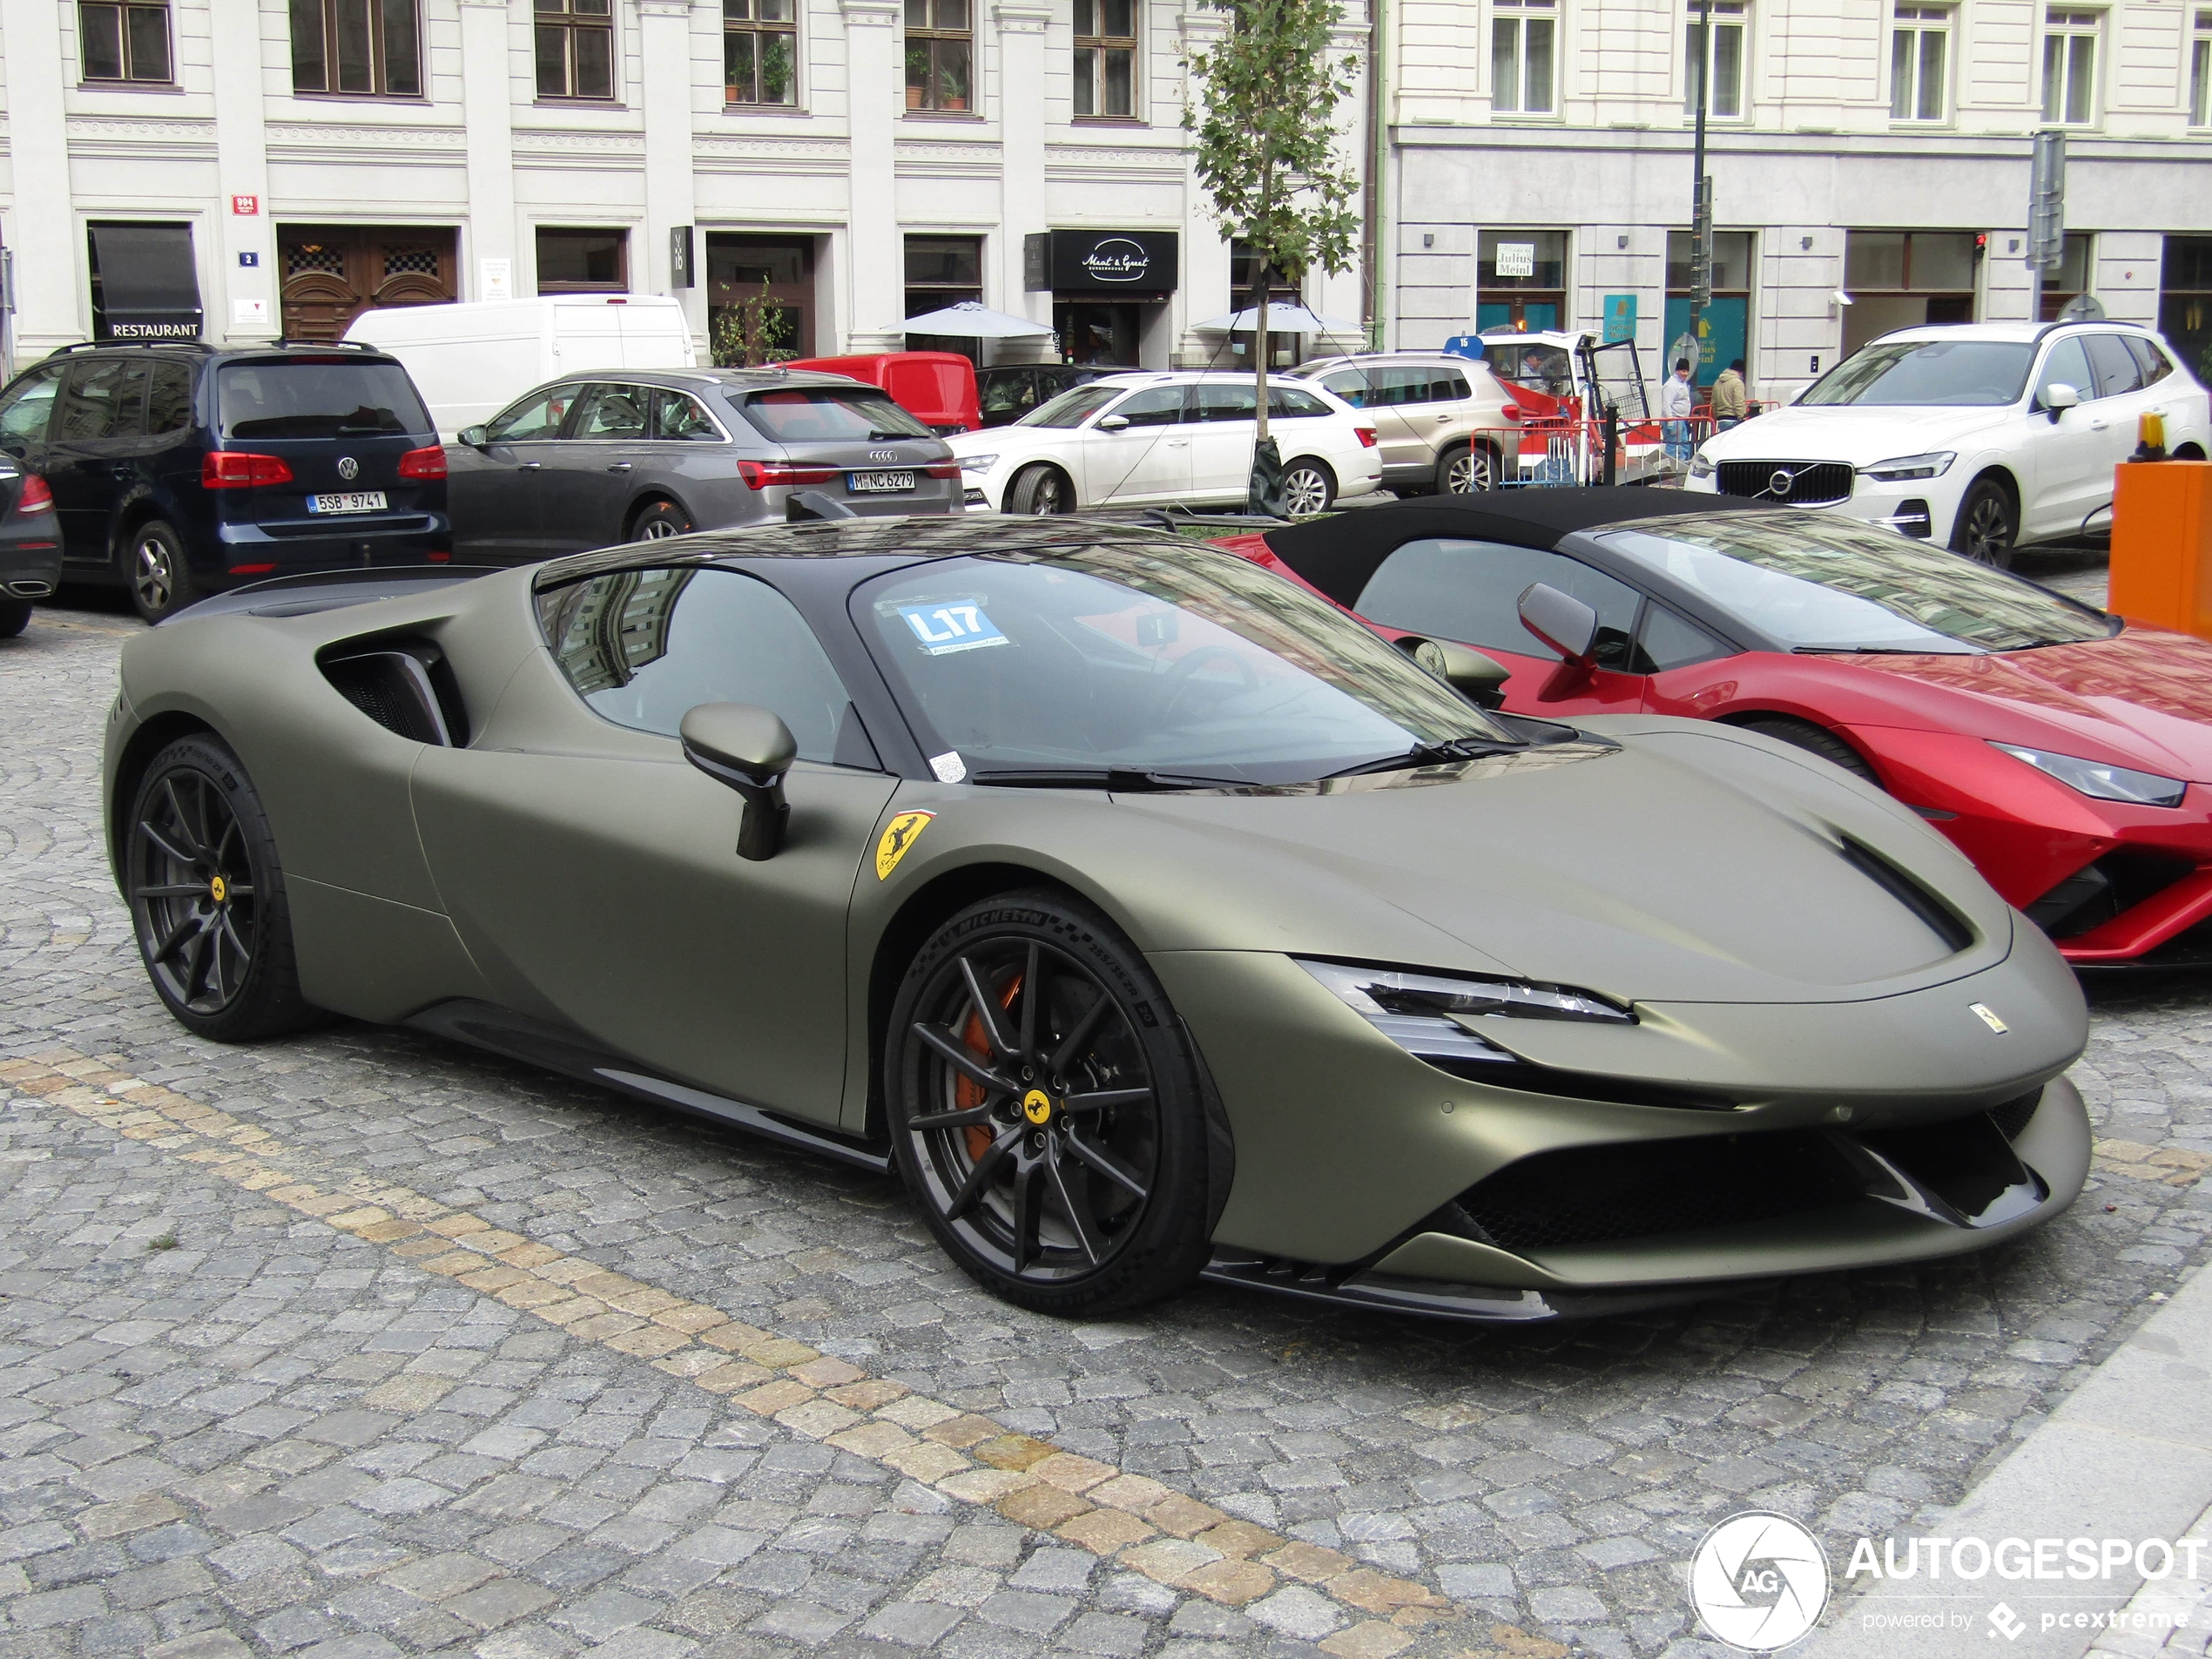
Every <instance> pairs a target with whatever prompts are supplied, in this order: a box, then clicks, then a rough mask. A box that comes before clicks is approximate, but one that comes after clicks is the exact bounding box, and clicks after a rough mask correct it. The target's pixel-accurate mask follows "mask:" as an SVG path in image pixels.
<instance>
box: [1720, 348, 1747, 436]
mask: <svg viewBox="0 0 2212 1659" xmlns="http://www.w3.org/2000/svg"><path fill="white" fill-rule="evenodd" d="M1743 414H1744V399H1743V359H1742V358H1741V357H1739V358H1737V360H1736V361H1734V362H1732V363H1730V365H1729V366H1728V367H1727V368H1724V369H1723V370H1721V372H1720V374H1719V375H1718V377H1717V378H1716V379H1715V380H1714V381H1713V430H1714V431H1716V432H1725V431H1727V430H1728V429H1729V428H1730V427H1732V426H1734V425H1736V424H1737V422H1738V421H1742V420H1743Z"/></svg>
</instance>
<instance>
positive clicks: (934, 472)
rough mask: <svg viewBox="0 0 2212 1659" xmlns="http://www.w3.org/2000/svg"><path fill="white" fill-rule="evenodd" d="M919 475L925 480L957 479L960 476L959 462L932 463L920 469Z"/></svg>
mask: <svg viewBox="0 0 2212 1659" xmlns="http://www.w3.org/2000/svg"><path fill="white" fill-rule="evenodd" d="M921 475H922V476H923V477H925V478H957V477H959V476H960V462H957V461H933V462H930V463H929V464H928V465H927V466H926V467H924V468H923V469H921Z"/></svg>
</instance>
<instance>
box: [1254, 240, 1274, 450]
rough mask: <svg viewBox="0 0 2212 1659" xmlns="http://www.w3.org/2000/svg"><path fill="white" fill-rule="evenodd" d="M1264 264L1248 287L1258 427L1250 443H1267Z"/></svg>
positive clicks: (1266, 265) (1261, 264)
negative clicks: (1250, 287) (1250, 300)
mask: <svg viewBox="0 0 2212 1659" xmlns="http://www.w3.org/2000/svg"><path fill="white" fill-rule="evenodd" d="M1269 275H1270V273H1269V270H1268V262H1267V260H1264V259H1262V260H1260V262H1259V280H1258V282H1256V283H1254V284H1253V285H1252V307H1253V316H1252V398H1253V403H1252V415H1253V418H1254V419H1255V420H1257V421H1258V422H1259V424H1258V426H1257V427H1255V428H1253V429H1252V437H1253V441H1254V442H1258V443H1265V442H1267V300H1268V289H1267V279H1268V276H1269Z"/></svg>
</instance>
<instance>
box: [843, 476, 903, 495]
mask: <svg viewBox="0 0 2212 1659" xmlns="http://www.w3.org/2000/svg"><path fill="white" fill-rule="evenodd" d="M845 482H846V486H847V487H848V488H849V489H851V490H852V492H853V494H854V495H856V496H876V495H888V494H889V493H891V492H892V491H894V490H899V489H913V488H914V474H912V473H910V472H848V473H846V475H845Z"/></svg>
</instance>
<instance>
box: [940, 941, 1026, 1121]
mask: <svg viewBox="0 0 2212 1659" xmlns="http://www.w3.org/2000/svg"><path fill="white" fill-rule="evenodd" d="M1021 992H1022V975H1021V974H1015V976H1014V977H1013V978H1012V979H1010V980H1008V981H1007V985H1006V989H1005V991H1004V992H1002V993H1001V995H1000V997H999V1006H1000V1007H1001V1008H1012V1007H1013V1006H1014V999H1015V997H1016V996H1018V995H1021ZM960 1040H961V1042H964V1043H966V1044H967V1045H968V1053H970V1054H972V1055H974V1056H975V1057H976V1058H977V1059H978V1060H980V1061H981V1062H983V1063H984V1064H985V1065H988V1064H989V1063H990V1061H991V1040H990V1038H989V1037H988V1035H985V1034H984V1030H983V1016H982V1015H981V1012H980V1011H979V1012H974V1013H970V1014H969V1015H968V1024H967V1025H966V1026H965V1027H964V1028H962V1029H961V1034H960ZM982 1103H983V1085H982V1084H981V1083H979V1082H975V1081H974V1079H973V1078H970V1077H962V1076H955V1077H954V1079H953V1104H954V1105H955V1106H957V1107H958V1108H959V1109H961V1111H964V1112H967V1111H973V1110H974V1109H975V1108H976V1107H978V1106H981V1104H982ZM964 1132H965V1134H966V1135H967V1137H968V1157H969V1158H970V1160H980V1159H981V1157H982V1156H983V1154H984V1153H986V1152H988V1151H989V1150H991V1142H992V1141H993V1139H995V1136H993V1135H992V1133H991V1131H990V1130H988V1129H986V1128H985V1127H984V1126H983V1125H982V1124H981V1123H970V1124H969V1125H968V1128H967V1130H965V1131H964Z"/></svg>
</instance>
